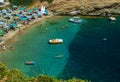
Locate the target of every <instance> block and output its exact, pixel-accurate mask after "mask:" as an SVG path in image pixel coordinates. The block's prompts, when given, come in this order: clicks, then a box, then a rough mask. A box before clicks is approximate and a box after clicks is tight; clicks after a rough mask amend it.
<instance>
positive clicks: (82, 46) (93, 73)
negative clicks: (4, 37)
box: [0, 17, 120, 82]
mask: <svg viewBox="0 0 120 82" xmlns="http://www.w3.org/2000/svg"><path fill="white" fill-rule="evenodd" d="M68 19H69V17H55V18H49V19H47V20H44V21H42V22H40V23H38V24H36V25H34V27H30V28H27V29H26V30H24V31H23V32H22V33H21V34H19V35H16V36H15V37H14V38H13V39H12V40H11V43H12V47H13V49H12V50H10V49H9V48H8V49H7V50H6V51H5V52H1V54H0V61H1V62H2V63H4V64H6V65H7V66H8V67H9V68H11V69H12V68H17V69H19V70H21V71H22V72H23V73H24V74H25V75H27V76H30V77H31V76H37V75H38V74H44V75H48V76H54V77H56V78H59V79H70V78H73V77H76V78H80V79H88V80H91V81H92V82H119V81H120V65H119V62H120V55H119V54H120V43H119V42H120V38H119V37H120V27H119V26H120V22H119V20H120V18H119V17H117V20H116V21H111V22H110V21H108V18H82V20H83V21H82V23H81V24H74V23H70V22H69V21H68ZM41 24H42V25H41ZM52 38H62V39H63V41H64V42H63V43H62V44H57V45H52V44H49V43H48V41H49V40H50V39H52ZM59 55H62V57H60V58H59V57H57V56H59ZM26 61H35V65H25V62H26Z"/></svg>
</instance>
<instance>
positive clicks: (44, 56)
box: [0, 17, 84, 77]
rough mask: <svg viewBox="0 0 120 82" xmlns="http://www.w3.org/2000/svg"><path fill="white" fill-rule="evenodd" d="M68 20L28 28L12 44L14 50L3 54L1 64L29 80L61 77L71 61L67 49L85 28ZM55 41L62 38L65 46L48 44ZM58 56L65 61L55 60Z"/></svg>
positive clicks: (54, 20)
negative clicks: (28, 63) (36, 77)
mask: <svg viewBox="0 0 120 82" xmlns="http://www.w3.org/2000/svg"><path fill="white" fill-rule="evenodd" d="M68 19H69V17H56V18H50V19H48V20H44V21H42V22H40V23H37V24H35V25H34V26H33V27H30V28H26V30H24V32H22V33H20V34H18V35H16V36H15V37H14V38H13V40H10V41H11V43H12V47H13V50H10V49H9V48H8V49H7V50H6V51H5V52H3V53H1V54H0V62H2V63H4V64H5V65H7V66H8V67H9V68H11V69H12V68H17V69H19V70H21V71H22V72H23V73H24V74H25V75H27V76H30V77H31V76H36V75H38V74H44V75H48V76H54V77H57V76H59V74H60V73H61V72H62V71H63V69H64V67H65V65H66V64H67V62H68V59H69V51H68V46H69V44H70V43H71V41H72V40H73V39H74V37H75V36H76V34H77V32H78V31H79V30H80V26H81V25H82V23H81V24H73V23H70V22H69V21H68ZM83 23H84V21H83ZM41 24H42V25H41ZM52 38H62V39H63V40H64V42H63V44H58V45H51V44H48V41H49V40H50V39H52ZM12 41H13V42H12ZM57 55H63V57H62V58H56V57H55V56H57ZM26 61H35V65H25V64H24V63H25V62H26Z"/></svg>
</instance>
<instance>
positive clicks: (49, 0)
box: [40, 0, 53, 3]
mask: <svg viewBox="0 0 120 82" xmlns="http://www.w3.org/2000/svg"><path fill="white" fill-rule="evenodd" d="M43 1H47V2H48V3H52V1H53V0H40V2H43Z"/></svg>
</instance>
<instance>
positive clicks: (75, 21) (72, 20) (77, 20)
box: [69, 17, 82, 23]
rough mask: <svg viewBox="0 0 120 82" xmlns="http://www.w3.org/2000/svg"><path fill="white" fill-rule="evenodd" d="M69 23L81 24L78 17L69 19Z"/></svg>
mask: <svg viewBox="0 0 120 82" xmlns="http://www.w3.org/2000/svg"><path fill="white" fill-rule="evenodd" d="M69 21H70V22H73V23H81V22H82V20H81V19H80V18H79V17H73V18H70V19H69Z"/></svg>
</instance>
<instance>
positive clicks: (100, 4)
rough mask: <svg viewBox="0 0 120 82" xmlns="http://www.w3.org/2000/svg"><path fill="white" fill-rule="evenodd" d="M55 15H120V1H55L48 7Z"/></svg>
mask: <svg viewBox="0 0 120 82" xmlns="http://www.w3.org/2000/svg"><path fill="white" fill-rule="evenodd" d="M48 8H49V10H51V11H52V12H53V13H54V14H55V15H72V16H74V15H82V16H111V15H120V0H109V1H107V0H64V1H63V0H54V1H53V3H52V4H51V5H50V6H49V7H48Z"/></svg>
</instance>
